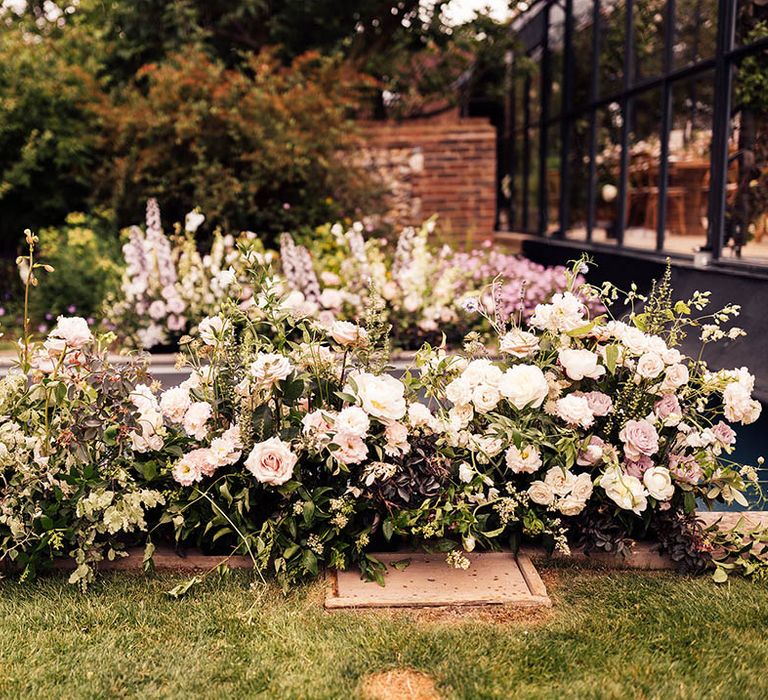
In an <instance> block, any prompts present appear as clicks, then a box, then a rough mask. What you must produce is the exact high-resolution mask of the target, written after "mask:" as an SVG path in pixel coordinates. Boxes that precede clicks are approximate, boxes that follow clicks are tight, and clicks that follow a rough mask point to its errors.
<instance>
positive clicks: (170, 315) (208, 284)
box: [104, 199, 262, 350]
mask: <svg viewBox="0 0 768 700" xmlns="http://www.w3.org/2000/svg"><path fill="white" fill-rule="evenodd" d="M204 220H205V217H204V216H203V214H201V213H199V212H198V211H191V212H190V213H189V214H187V216H186V219H185V222H184V225H183V230H182V227H181V226H179V225H177V226H176V232H175V234H174V235H173V236H170V237H169V236H166V235H165V233H164V232H163V229H162V223H161V220H160V208H159V206H158V204H157V201H156V200H155V199H150V200H149V201H148V202H147V217H146V227H145V229H144V230H142V229H141V228H140V227H139V226H132V227H130V228H129V229H128V232H127V236H128V240H127V242H126V243H125V245H123V256H124V260H125V270H124V273H123V280H122V284H121V287H120V294H119V295H117V296H116V297H111V298H109V299H107V300H106V301H105V304H104V324H105V327H106V328H107V329H108V330H111V331H113V332H115V333H117V334H119V336H120V339H121V341H122V342H124V343H126V344H129V345H132V346H134V347H138V348H144V349H147V350H149V349H152V348H158V347H171V348H174V347H176V346H177V345H178V341H179V339H180V338H181V337H183V336H184V335H185V334H187V333H189V332H190V331H191V330H193V329H194V328H195V327H196V325H197V323H198V322H199V321H200V320H201V319H203V318H205V317H206V316H208V315H211V314H215V313H216V312H217V311H218V309H219V308H220V307H221V305H222V303H223V302H224V301H225V300H227V299H228V298H229V297H230V292H231V291H232V290H233V289H234V288H235V283H236V282H237V281H238V280H240V281H243V275H244V269H245V266H246V265H247V264H248V256H249V255H260V254H261V251H262V248H261V243H260V242H259V240H258V238H257V237H256V235H255V234H253V233H250V232H246V233H243V234H241V235H240V236H239V237H238V238H237V239H235V237H233V236H232V235H224V234H222V233H221V232H220V231H218V230H217V231H215V232H214V234H213V243H212V245H211V248H210V250H209V252H208V253H206V254H204V255H203V254H201V253H200V251H199V250H198V247H197V243H196V241H195V232H196V231H197V229H198V228H199V227H200V225H201V224H202V223H203V221H204ZM238 289H239V290H240V293H242V294H245V295H247V294H249V293H250V290H249V289H248V288H247V286H246V285H242V286H240V287H238Z"/></svg>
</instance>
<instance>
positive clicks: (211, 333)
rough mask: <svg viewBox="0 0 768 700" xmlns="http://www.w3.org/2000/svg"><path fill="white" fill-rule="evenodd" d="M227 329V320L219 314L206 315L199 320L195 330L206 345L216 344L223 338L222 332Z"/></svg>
mask: <svg viewBox="0 0 768 700" xmlns="http://www.w3.org/2000/svg"><path fill="white" fill-rule="evenodd" d="M228 329H229V321H225V320H224V319H223V318H221V317H219V316H208V317H206V318H204V319H203V320H202V321H200V325H199V326H198V327H197V332H198V334H199V335H200V340H202V341H203V342H204V343H205V344H206V345H216V343H218V342H220V341H221V340H222V339H223V338H224V333H225V332H226V331H227V330H228Z"/></svg>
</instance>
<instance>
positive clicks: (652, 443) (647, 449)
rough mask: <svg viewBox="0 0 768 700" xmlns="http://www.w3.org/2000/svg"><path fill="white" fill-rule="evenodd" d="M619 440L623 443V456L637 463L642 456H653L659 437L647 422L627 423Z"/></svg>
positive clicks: (633, 421) (631, 421) (635, 421)
mask: <svg viewBox="0 0 768 700" xmlns="http://www.w3.org/2000/svg"><path fill="white" fill-rule="evenodd" d="M619 439H620V440H621V441H622V442H623V443H624V454H625V455H626V457H627V459H629V460H632V461H637V460H638V459H640V457H641V456H642V455H648V456H650V455H652V454H655V453H656V452H658V449H659V435H658V433H657V432H656V428H654V427H653V425H651V424H650V423H649V422H648V421H647V420H630V421H627V423H626V424H625V425H624V427H623V428H622V429H621V432H620V433H619Z"/></svg>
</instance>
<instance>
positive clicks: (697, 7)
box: [672, 0, 718, 68]
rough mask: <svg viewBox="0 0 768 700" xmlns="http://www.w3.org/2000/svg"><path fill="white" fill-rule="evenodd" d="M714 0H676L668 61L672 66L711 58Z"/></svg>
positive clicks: (712, 49) (715, 23)
mask: <svg viewBox="0 0 768 700" xmlns="http://www.w3.org/2000/svg"><path fill="white" fill-rule="evenodd" d="M717 5H718V0H677V2H676V4H675V41H674V44H673V46H672V62H673V64H674V67H675V68H683V67H685V66H689V65H691V64H693V63H698V62H699V61H702V60H705V59H707V58H712V56H714V55H715V46H716V44H717Z"/></svg>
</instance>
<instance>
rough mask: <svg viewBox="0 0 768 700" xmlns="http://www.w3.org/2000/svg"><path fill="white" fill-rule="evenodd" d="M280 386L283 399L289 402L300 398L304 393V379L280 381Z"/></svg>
mask: <svg viewBox="0 0 768 700" xmlns="http://www.w3.org/2000/svg"><path fill="white" fill-rule="evenodd" d="M281 388H282V393H283V400H284V401H285V402H286V403H289V404H290V403H293V402H294V401H296V400H297V399H298V398H300V397H301V395H302V394H303V393H304V381H303V380H302V379H295V380H293V381H289V380H286V381H284V382H281Z"/></svg>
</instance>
